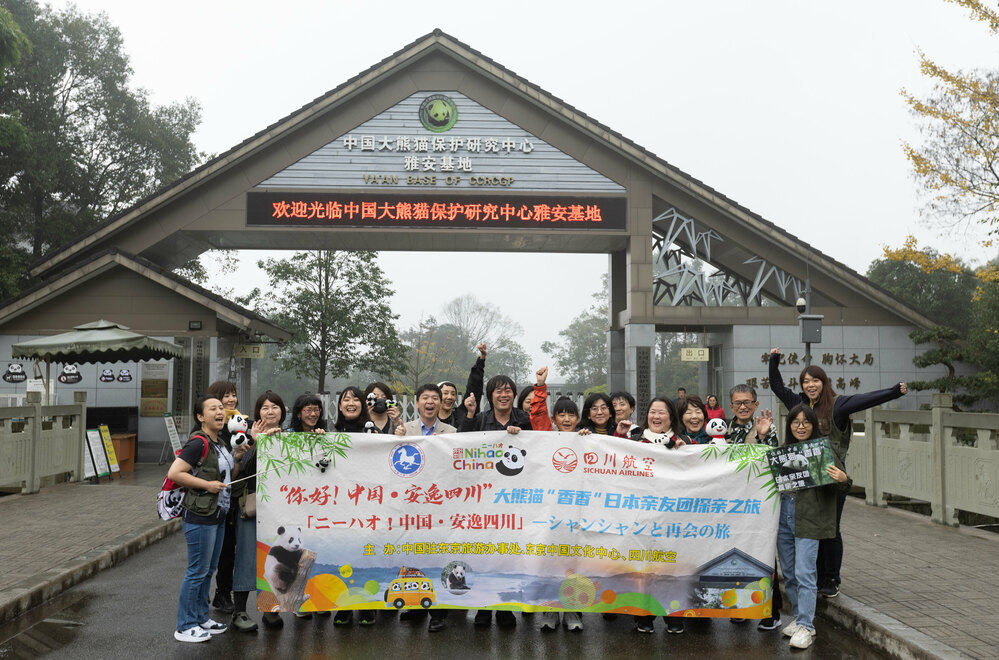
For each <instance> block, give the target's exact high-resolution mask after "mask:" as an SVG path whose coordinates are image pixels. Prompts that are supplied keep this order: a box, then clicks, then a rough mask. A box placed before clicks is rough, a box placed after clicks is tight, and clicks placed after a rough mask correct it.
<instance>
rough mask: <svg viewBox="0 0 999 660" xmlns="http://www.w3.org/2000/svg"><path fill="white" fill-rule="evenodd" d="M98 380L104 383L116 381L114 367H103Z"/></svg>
mask: <svg viewBox="0 0 999 660" xmlns="http://www.w3.org/2000/svg"><path fill="white" fill-rule="evenodd" d="M98 380H99V381H101V382H102V383H111V382H114V369H102V370H101V375H100V376H99V377H98Z"/></svg>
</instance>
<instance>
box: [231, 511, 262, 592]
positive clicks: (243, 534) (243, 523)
mask: <svg viewBox="0 0 999 660" xmlns="http://www.w3.org/2000/svg"><path fill="white" fill-rule="evenodd" d="M256 589H257V519H256V518H250V519H245V518H243V516H242V515H241V514H236V564H235V566H234V567H233V571H232V590H233V591H256Z"/></svg>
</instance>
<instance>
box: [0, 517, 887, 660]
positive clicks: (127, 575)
mask: <svg viewBox="0 0 999 660" xmlns="http://www.w3.org/2000/svg"><path fill="white" fill-rule="evenodd" d="M185 562H186V549H185V546H184V538H183V536H182V535H180V534H174V535H172V536H170V537H168V538H166V539H164V540H163V541H162V542H160V543H157V544H155V545H153V546H151V547H149V548H147V549H146V550H144V551H143V552H142V553H140V554H137V555H136V556H134V557H132V558H131V559H128V560H126V561H125V562H123V563H121V564H120V565H119V566H116V567H115V568H112V569H110V570H108V571H105V572H102V573H101V574H99V575H97V576H96V577H94V578H91V579H89V580H87V581H85V582H83V583H81V584H79V585H77V586H75V587H72V588H71V589H69V590H68V591H66V592H64V593H63V594H61V595H60V596H58V597H56V598H54V599H53V600H52V601H50V602H48V603H46V604H45V605H43V606H41V607H38V608H35V609H33V610H32V611H31V612H29V613H28V614H26V615H25V616H23V617H20V618H19V619H17V620H16V621H13V622H11V623H8V624H6V625H5V626H2V627H0V640H4V641H0V658H2V659H4V660H7V659H9V658H10V659H13V658H37V657H59V658H87V659H91V660H94V659H98V658H204V657H209V656H208V654H210V657H213V658H312V657H345V658H377V659H379V660H385V659H386V658H426V657H435V658H475V659H476V660H486V659H489V658H583V657H594V658H599V657H605V658H660V657H666V656H669V657H675V658H741V659H747V660H750V659H754V658H760V659H763V658H792V657H793V658H816V659H818V658H821V659H823V660H826V659H829V660H832V659H845V658H881V657H886V656H882V655H879V654H878V653H876V652H874V651H872V650H871V649H869V648H868V647H867V646H866V645H865V644H864V642H863V641H862V640H861V639H859V638H858V637H856V636H855V635H853V634H852V633H850V632H848V631H846V630H844V629H842V628H840V627H838V626H836V625H835V624H831V623H827V622H825V621H818V622H817V623H816V628H817V630H818V636H817V639H816V643H815V645H814V646H813V647H812V648H810V649H807V650H804V651H792V650H791V649H790V647H789V645H788V640H787V638H786V637H783V636H782V635H781V634H780V631H772V632H765V633H761V632H759V631H757V629H756V622H746V623H742V624H733V623H731V622H729V620H728V619H715V620H698V621H692V622H690V621H688V625H687V627H686V628H687V629H686V632H684V633H683V634H681V635H671V634H668V633H667V632H666V628H665V625H664V624H663V622H662V620H661V619H658V620H657V621H656V630H655V632H654V633H653V634H651V635H649V634H640V633H637V632H635V630H634V628H633V625H632V619H631V617H628V616H619V617H617V619H615V620H613V621H606V620H604V619H603V618H602V617H600V616H595V615H586V616H585V617H584V623H585V626H586V629H585V630H583V631H582V632H568V631H566V630H565V629H564V628H562V629H559V630H558V631H554V632H541V631H540V630H538V626H539V625H540V621H541V618H540V616H539V615H534V616H533V617H530V618H523V617H521V616H520V615H517V626H516V627H515V628H512V629H511V628H498V627H496V626H495V625H494V626H491V627H489V628H480V627H476V626H474V625H473V624H472V614H471V613H469V614H467V615H466V614H465V613H464V612H452V613H451V615H450V616H449V617H448V626H447V628H445V629H444V631H442V632H439V633H429V632H428V631H427V621H426V619H423V620H421V621H417V622H412V623H410V622H400V621H399V620H398V615H397V614H396V613H394V612H382V613H379V619H378V622H377V623H376V624H375V625H374V626H370V627H361V626H359V625H357V623H356V622H355V623H354V624H353V625H351V626H345V627H341V626H334V625H333V620H332V618H331V617H315V618H313V619H312V620H302V619H296V618H295V617H293V616H290V615H287V614H285V615H282V618H283V620H284V626H283V628H281V629H277V630H270V629H264V628H263V627H261V629H260V630H258V631H257V632H253V633H239V632H236V631H234V630H230V631H229V632H226V633H225V634H222V635H219V636H216V637H215V638H213V639H212V640H211V641H210V642H205V643H201V644H190V643H182V642H178V641H176V640H174V638H173V630H174V627H175V625H176V608H177V594H178V592H179V590H180V583H181V579H182V577H183V571H184V567H185ZM214 614H217V615H218V616H217V618H218V619H222V618H223V616H222V615H221V614H219V613H214ZM250 616H251V617H252V618H253V619H254V620H256V621H258V622H259V621H260V615H259V614H258V613H256V612H253V613H251V614H250Z"/></svg>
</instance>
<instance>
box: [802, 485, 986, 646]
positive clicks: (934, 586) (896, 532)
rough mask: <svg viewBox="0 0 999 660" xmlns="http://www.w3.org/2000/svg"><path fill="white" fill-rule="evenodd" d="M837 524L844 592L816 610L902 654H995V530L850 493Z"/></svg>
mask: <svg viewBox="0 0 999 660" xmlns="http://www.w3.org/2000/svg"><path fill="white" fill-rule="evenodd" d="M841 531H842V534H843V545H844V556H843V569H842V573H841V577H842V579H843V585H842V593H841V595H840V596H839V597H837V598H832V599H828V600H827V599H823V598H821V597H820V598H819V600H820V601H824V602H820V603H819V607H818V613H819V614H820V615H822V616H824V617H826V618H828V619H832V620H834V621H836V622H837V623H839V624H840V625H842V626H844V627H847V628H848V629H853V630H854V631H855V632H856V633H857V634H858V635H859V636H861V637H862V638H863V639H865V640H866V641H868V642H869V643H871V644H873V645H875V646H878V647H879V648H883V649H885V650H886V651H888V652H889V653H891V654H892V655H899V656H900V657H915V658H919V657H926V658H932V657H936V656H939V657H945V658H946V657H961V655H960V654H959V652H960V653H964V654H967V655H968V656H971V657H975V658H995V657H997V656H999V608H997V607H996V602H995V593H996V591H994V590H995V589H996V588H997V587H999V535H997V534H993V533H990V532H983V531H981V530H977V529H974V528H969V527H961V528H952V527H945V526H943V525H938V524H935V523H931V522H930V520H929V518H928V517H926V516H921V515H919V514H916V513H910V512H908V511H901V510H898V509H880V508H877V507H870V506H867V505H865V504H864V503H863V501H861V500H859V499H856V498H852V497H851V498H848V499H847V502H846V508H845V509H844V510H843V520H842V524H841ZM879 640H881V643H879ZM903 651H904V652H903Z"/></svg>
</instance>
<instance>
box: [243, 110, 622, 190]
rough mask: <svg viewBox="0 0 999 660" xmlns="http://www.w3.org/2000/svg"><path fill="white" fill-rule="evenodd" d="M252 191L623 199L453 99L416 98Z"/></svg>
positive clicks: (610, 185)
mask: <svg viewBox="0 0 999 660" xmlns="http://www.w3.org/2000/svg"><path fill="white" fill-rule="evenodd" d="M257 188H262V189H267V188H278V189H282V190H287V189H297V190H308V189H313V190H320V189H326V190H329V189H331V188H335V189H351V188H354V189H356V188H365V189H378V190H380V191H382V192H384V191H385V190H386V189H394V190H396V191H397V192H400V193H404V192H405V191H406V190H407V189H409V190H412V189H417V190H424V191H427V190H460V191H465V192H467V191H484V190H488V189H496V190H506V191H545V192H556V193H568V192H573V193H586V194H593V193H616V194H623V193H624V192H625V189H624V187H623V186H621V185H620V184H618V183H616V182H614V181H613V180H611V179H609V178H607V177H606V176H604V175H603V174H600V173H599V172H597V171H595V170H593V169H592V168H590V167H589V166H587V165H584V164H583V163H581V162H579V161H577V160H576V159H574V158H572V157H571V156H569V155H567V154H565V153H563V152H562V151H560V150H558V149H556V148H555V147H554V146H552V145H550V144H548V143H547V142H545V141H544V140H542V139H540V138H538V137H537V136H536V135H532V134H531V133H529V132H527V131H525V130H524V129H522V128H521V127H519V126H517V125H516V124H514V123H512V122H510V121H508V120H507V119H505V118H503V117H501V116H500V115H498V114H496V113H495V112H493V111H492V110H489V109H488V108H486V107H484V106H482V105H480V104H479V103H477V102H475V101H473V100H472V99H470V98H469V97H467V96H465V95H463V94H460V93H458V92H454V91H423V92H417V93H416V94H413V95H412V96H410V97H409V98H407V99H404V100H403V101H401V102H399V103H398V104H396V105H394V106H392V107H391V108H388V109H387V110H385V111H383V112H381V113H379V114H378V115H376V116H374V117H372V118H371V119H369V120H368V121H366V122H364V123H362V124H361V125H359V126H358V127H357V128H355V129H353V130H352V131H350V132H349V133H347V134H345V135H341V136H340V137H338V138H336V139H335V140H333V141H332V142H330V143H329V144H326V145H325V146H323V147H321V148H319V149H317V150H316V151H314V152H313V153H311V154H309V155H308V156H306V157H305V158H303V159H301V160H300V161H298V162H297V163H295V164H293V165H291V166H290V167H288V168H286V169H284V170H282V171H281V172H278V173H277V174H275V175H274V176H272V177H270V178H269V179H267V180H265V181H263V182H261V183H260V184H259V185H258V186H257Z"/></svg>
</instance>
